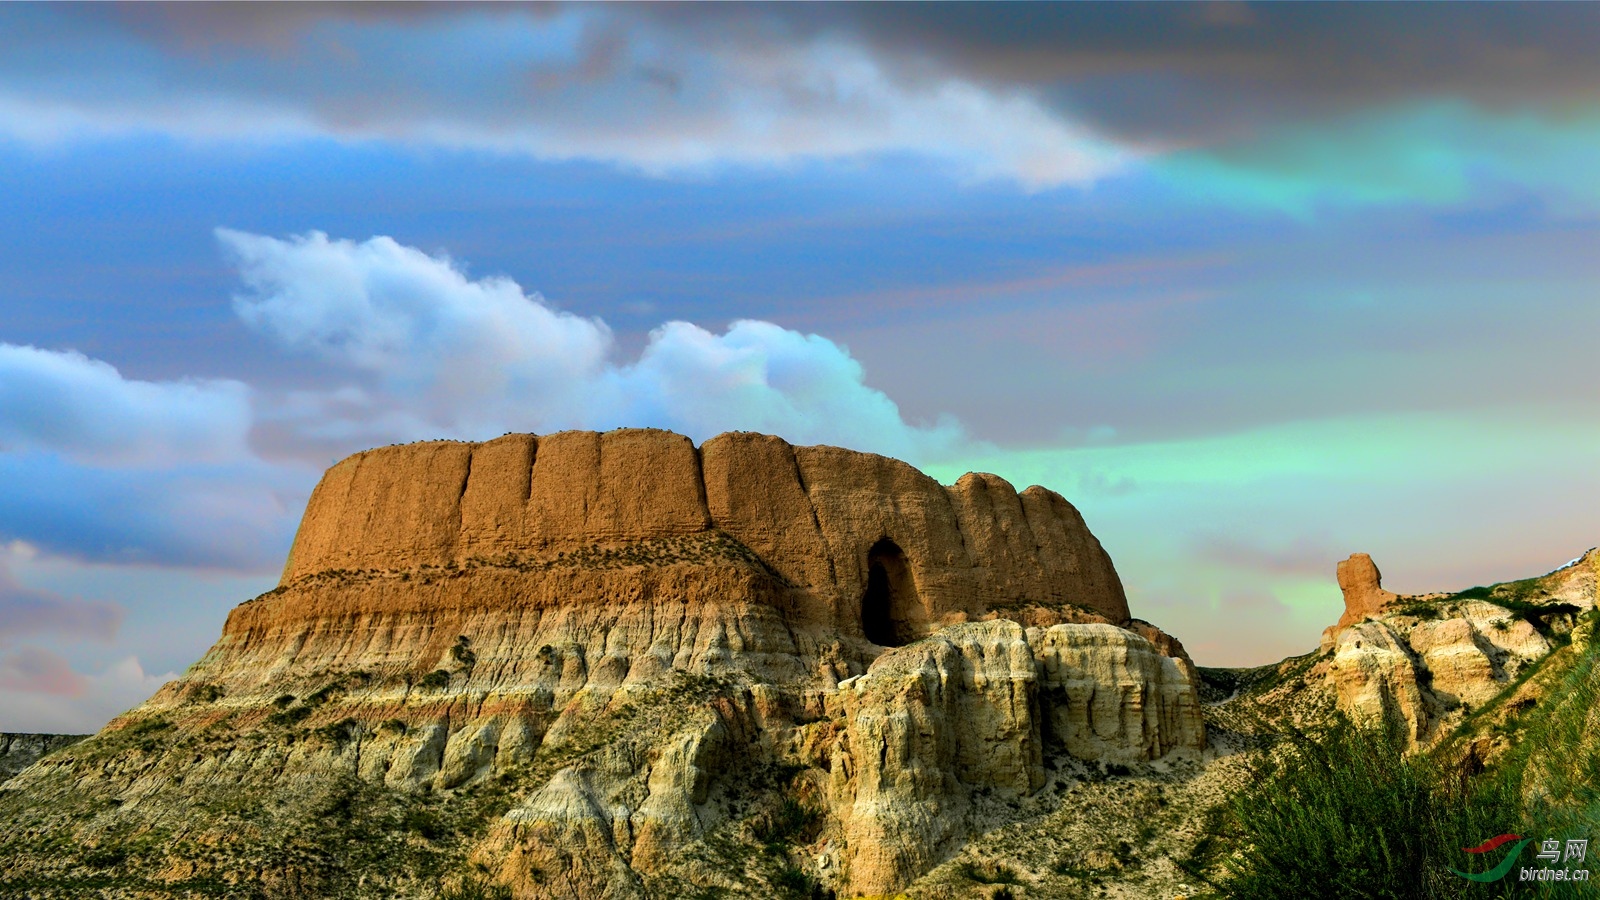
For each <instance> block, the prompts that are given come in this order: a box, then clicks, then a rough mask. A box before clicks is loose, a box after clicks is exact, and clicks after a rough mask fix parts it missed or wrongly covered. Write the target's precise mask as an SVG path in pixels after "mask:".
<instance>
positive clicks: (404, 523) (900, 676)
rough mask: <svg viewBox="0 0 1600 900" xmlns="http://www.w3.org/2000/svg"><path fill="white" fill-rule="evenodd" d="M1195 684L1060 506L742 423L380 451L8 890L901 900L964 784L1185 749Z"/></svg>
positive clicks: (61, 811) (16, 847) (117, 751)
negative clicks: (120, 884)
mask: <svg viewBox="0 0 1600 900" xmlns="http://www.w3.org/2000/svg"><path fill="white" fill-rule="evenodd" d="M1195 683H1196V676H1195V671H1194V668H1193V666H1192V664H1191V663H1190V662H1189V660H1188V659H1187V658H1186V657H1185V656H1184V654H1183V651H1182V647H1181V645H1179V644H1178V643H1177V642H1176V641H1174V640H1172V639H1171V638H1170V637H1168V636H1166V635H1164V634H1162V633H1161V632H1160V631H1159V630H1157V629H1155V628H1154V627H1153V626H1150V625H1149V624H1148V623H1143V622H1137V621H1132V620H1130V619H1129V618H1128V608H1127V603H1126V600H1125V598H1124V596H1123V591H1122V587H1121V584H1120V582H1119V581H1118V578H1117V574H1116V572H1115V570H1114V569H1113V568H1112V565H1111V562H1110V560H1109V559H1108V558H1107V556H1106V554H1105V552H1104V551H1103V550H1102V549H1101V548H1100V545H1099V543H1098V541H1096V540H1095V538H1094V537H1093V536H1092V535H1091V534H1090V533H1089V531H1088V529H1087V528H1086V527H1085V525H1084V523H1083V520H1082V518H1081V517H1080V516H1079V515H1078V513H1077V511H1076V510H1074V509H1073V508H1072V506H1071V505H1070V504H1068V503H1067V502H1066V501H1065V500H1064V499H1062V498H1061V497H1060V496H1059V495H1057V494H1054V493H1052V492H1050V491H1047V490H1045V489H1043V488H1038V487H1032V488H1028V489H1027V490H1025V491H1022V492H1021V493H1020V494H1019V493H1017V492H1016V491H1015V490H1014V489H1013V488H1012V487H1011V486H1010V485H1009V484H1007V483H1006V482H1005V481H1003V480H1001V479H999V478H997V477H995V476H992V475H967V476H964V477H963V478H962V479H960V480H959V481H958V482H957V483H956V484H955V485H953V486H951V487H944V486H941V485H940V484H938V483H937V482H935V481H934V480H933V479H931V478H929V477H927V476H926V475H923V474H922V473H920V472H918V471H917V470H915V469H913V468H911V467H910V466H908V465H906V464H904V463H901V462H899V461H896V460H892V459H886V458H884V457H880V456H873V455H870V454H864V453H855V452H851V451H848V450H842V449H838V448H833V447H792V446H790V445H789V444H787V443H785V442H784V441H782V440H780V439H778V438H773V437H767V436H764V435H756V434H727V435H722V436H720V437H717V438H714V439H712V440H710V441H707V442H706V443H705V445H704V446H702V447H700V448H696V447H694V446H693V445H692V444H691V443H690V441H689V440H688V439H687V438H684V437H682V436H680V435H675V434H670V433H667V432H662V431H647V430H623V431H614V432H609V433H605V434H594V433H587V432H567V433H562V434H556V435H550V436H546V437H534V436H531V435H510V436H507V437H504V438H501V439H499V440H494V441H489V442H486V443H481V444H472V443H459V442H431V443H422V444H412V445H408V446H402V447H390V448H384V449H379V450H372V451H368V452H366V453H360V454H357V455H355V456H353V457H350V458H349V459H346V460H344V461H343V462H340V463H339V464H337V465H335V466H334V467H333V468H332V469H330V470H329V471H328V473H327V474H326V475H325V476H324V478H323V480H322V482H321V483H320V484H319V485H318V487H317V489H316V491H315V492H314V493H313V495H312V497H311V500H310V502H309V504H308V508H307V510H306V515H305V519H304V520H303V522H302V524H301V528H300V531H299V534H298V535H297V537H296V540H295V543H294V548H293V551H292V553H291V556H290V559H289V561H288V564H287V565H286V566H285V569H284V576H283V580H282V583H281V584H280V585H279V586H278V587H277V588H275V589H274V590H272V591H270V592H268V593H267V594H264V595H262V596H261V597H258V598H256V599H254V600H251V601H248V602H246V603H244V604H241V605H240V606H238V607H237V608H235V609H234V610H233V611H232V613H231V614H230V615H229V617H228V620H227V624H226V625H225V626H224V629H223V634H222V636H221V638H220V639H219V640H218V641H217V643H216V644H215V645H214V646H213V647H212V648H211V649H210V650H209V651H208V652H207V653H206V655H205V656H204V657H203V658H202V659H201V660H200V661H199V662H197V663H196V664H195V665H194V666H191V667H190V668H189V670H187V671H186V672H185V673H184V675H183V677H182V678H180V679H178V680H177V681H174V682H172V683H170V684H168V685H167V686H165V687H164V688H162V689H161V690H160V691H159V692H158V693H157V694H156V695H155V696H154V697H152V698H151V699H150V700H148V701H146V702H145V703H144V704H142V705H141V706H140V707H139V708H137V709H135V710H133V711H131V712H129V713H127V714H126V715H124V716H122V717H119V718H118V719H117V720H116V721H114V722H112V723H111V724H110V725H109V726H107V728H106V729H105V730H104V731H102V732H101V733H100V734H99V735H96V736H95V737H94V738H91V739H90V740H88V741H85V742H84V743H83V744H82V745H79V746H76V747H73V748H69V750H67V751H64V752H62V753H59V754H56V755H55V756H53V757H50V758H47V759H46V760H44V761H43V762H42V763H41V764H39V765H36V766H34V767H33V768H31V769H29V770H28V771H27V772H25V773H23V774H22V775H21V776H19V777H18V778H16V779H14V780H13V781H12V782H10V783H8V784H6V785H5V787H4V789H3V790H0V818H5V817H7V816H12V817H15V818H16V819H17V821H19V822H23V823H24V824H25V825H26V827H19V828H18V829H15V830H14V831H13V833H12V835H11V836H7V835H0V857H4V858H10V859H14V860H16V861H17V862H16V863H15V865H14V866H13V868H12V869H11V870H10V871H11V872H12V873H14V874H12V875H6V874H5V873H0V895H3V894H5V893H6V882H5V879H6V878H8V877H12V878H22V879H29V878H48V879H50V880H51V881H50V883H52V884H56V885H60V886H62V887H61V889H60V891H58V892H57V893H54V894H44V895H41V896H52V897H53V896H62V897H70V896H73V894H72V890H73V889H74V886H79V887H81V886H83V885H87V884H90V883H94V884H99V883H100V882H98V881H95V879H100V878H102V877H103V876H102V873H101V872H100V870H97V869H95V868H94V865H93V864H92V863H89V862H86V861H85V860H81V859H77V858H75V857H73V856H70V855H68V856H62V855H61V854H59V853H56V852H55V851H54V850H52V849H51V848H55V847H58V846H76V847H104V846H111V847H115V846H116V842H117V841H119V840H123V838H121V837H119V836H121V835H127V834H137V835H140V836H141V837H140V839H139V843H138V844H137V847H138V851H137V852H136V853H135V852H132V851H130V852H129V855H128V857H127V859H126V860H125V861H124V862H122V863H119V866H121V871H124V872H125V873H127V879H128V885H130V887H129V888H128V891H129V892H128V893H127V894H126V895H127V896H129V897H143V896H147V895H148V896H162V895H163V894H162V893H161V891H162V890H166V889H167V888H170V889H171V891H173V892H176V891H179V890H180V888H182V887H183V884H185V883H186V882H185V881H184V880H185V879H189V878H193V879H199V880H200V881H204V882H205V883H211V880H217V879H221V880H224V881H228V882H229V883H235V882H238V883H250V884H256V883H260V884H261V885H263V890H264V891H265V893H266V895H267V896H280V895H281V896H285V897H288V896H350V897H362V898H366V897H372V898H378V897H382V898H385V900H390V898H397V897H404V898H413V897H414V898H418V900H424V898H426V900H431V898H433V897H435V896H436V895H437V893H438V888H439V886H440V884H441V883H443V882H445V881H448V880H449V879H450V878H452V877H457V876H460V877H466V876H468V875H470V876H471V877H478V875H477V874H473V873H482V874H483V875H484V877H489V878H491V879H492V880H494V881H496V882H498V883H500V884H503V885H506V886H509V887H510V888H512V889H513V890H514V892H515V894H516V896H517V897H518V898H519V900H520V898H531V897H544V896H549V895H550V892H551V890H552V888H551V887H550V885H551V884H552V883H558V884H559V886H560V891H559V892H560V893H561V894H562V895H564V896H573V897H576V898H580V900H583V898H601V897H604V898H623V897H628V898H632V897H664V896H679V895H695V894H704V893H715V892H717V891H719V890H720V891H726V892H729V893H731V895H733V896H763V897H764V896H774V895H776V894H780V893H782V890H779V889H778V888H777V887H776V885H778V884H779V881H780V880H781V879H784V878H788V879H790V880H791V881H792V880H793V877H794V871H803V872H804V873H807V877H814V878H816V879H817V880H818V882H819V883H821V884H822V885H823V886H825V887H828V888H829V889H835V890H838V891H839V892H840V893H842V894H846V895H849V894H853V893H866V894H885V893H892V892H895V891H898V890H900V889H901V888H903V887H904V886H905V885H907V884H909V883H910V882H911V881H912V880H914V879H915V878H916V877H918V876H919V875H920V874H922V873H923V872H925V871H926V870H927V869H928V868H929V867H930V866H932V865H935V864H937V863H938V862H940V861H941V860H943V859H945V858H947V857H948V856H949V855H950V854H951V853H953V852H955V851H956V850H957V849H959V848H960V847H961V846H962V844H963V843H964V842H965V841H967V840H969V839H970V838H971V836H972V835H973V834H974V833H975V831H974V829H977V828H979V826H977V825H974V824H972V820H971V819H970V817H968V816H967V812H968V811H972V810H978V809H985V808H988V807H985V806H984V805H983V804H984V803H988V802H989V801H986V800H982V799H981V798H987V797H991V796H993V797H1009V798H1013V799H1018V798H1022V797H1025V796H1029V795H1033V794H1036V793H1038V792H1040V789H1041V785H1043V784H1045V783H1046V781H1047V779H1048V778H1049V777H1051V776H1050V774H1049V773H1051V772H1058V771H1061V770H1062V768H1061V767H1062V766H1063V765H1065V766H1069V767H1070V766H1072V765H1082V764H1085V763H1089V762H1093V761H1101V762H1117V763H1126V762H1136V761H1148V760H1155V759H1159V758H1162V757H1164V756H1167V755H1168V754H1172V753H1175V752H1179V753H1183V754H1189V755H1194V754H1197V753H1198V752H1200V751H1201V750H1202V749H1203V748H1204V746H1205V736H1204V731H1203V726H1202V724H1201V719H1200V715H1199V706H1198V703H1197V702H1196V695H1195ZM985 815H990V813H985ZM985 827H986V826H985ZM8 841H9V842H10V843H8ZM329 847H338V848H345V849H344V850H341V851H340V853H337V854H330V853H329V852H328V850H327V848H329ZM351 847H356V848H363V847H371V848H378V849H375V850H374V851H373V852H374V853H377V854H379V855H377V856H374V857H373V858H372V859H370V860H368V861H365V862H364V861H363V860H362V858H361V857H360V856H359V854H357V853H356V851H354V850H349V849H348V848H351ZM773 847H779V848H786V849H783V850H782V852H781V853H780V852H776V851H774V850H772V848H773ZM730 848H732V849H730ZM379 851H381V853H380V852H379ZM118 852H120V851H118ZM730 853H731V854H733V855H732V856H730V855H729V854H730ZM108 854H110V855H114V854H113V853H112V852H111V851H109V850H108V851H106V853H104V854H100V855H99V856H98V857H97V858H108V856H107V855H108ZM792 866H798V867H799V869H798V870H796V869H792V868H791V867H792ZM418 873H423V874H418ZM430 878H431V879H432V880H431V881H429V880H428V879H430ZM74 879H78V880H76V881H75V880H74ZM557 879H559V880H558V881H557ZM151 884H154V885H157V886H158V887H160V890H158V889H156V888H150V889H148V890H147V891H146V892H145V893H140V891H142V890H146V889H145V888H141V887H139V885H151ZM274 885H275V886H274ZM161 886H166V887H161ZM785 890H786V889H785ZM274 891H277V892H278V893H274ZM297 892H298V893H297Z"/></svg>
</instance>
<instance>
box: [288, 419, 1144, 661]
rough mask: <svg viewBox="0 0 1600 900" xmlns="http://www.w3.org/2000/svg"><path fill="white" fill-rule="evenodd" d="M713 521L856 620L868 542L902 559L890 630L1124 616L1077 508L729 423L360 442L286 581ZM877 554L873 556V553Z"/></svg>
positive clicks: (847, 627)
mask: <svg viewBox="0 0 1600 900" xmlns="http://www.w3.org/2000/svg"><path fill="white" fill-rule="evenodd" d="M713 529H715V530H720V531H722V532H723V533H725V534H727V535H729V536H730V537H732V538H734V539H735V540H737V541H739V542H740V543H742V544H744V545H745V546H746V547H749V548H750V549H751V550H753V551H754V552H755V553H756V554H757V555H758V556H760V557H761V559H762V560H763V561H764V562H765V563H766V564H767V565H768V566H770V567H771V568H772V569H773V570H774V571H775V572H776V573H777V574H778V575H780V576H781V577H782V578H783V579H784V580H785V581H786V582H787V583H788V584H790V585H793V586H794V587H796V588H797V589H798V592H797V594H798V595H797V596H796V597H795V598H794V599H793V602H794V604H795V605H794V607H793V609H792V612H794V613H797V614H799V615H801V616H802V617H804V618H805V619H807V620H811V621H816V622H820V623H827V624H830V625H833V626H835V627H837V628H839V629H841V630H844V631H851V632H853V633H856V634H859V633H860V632H861V627H860V623H861V621H862V610H861V600H862V597H863V596H864V595H865V594H866V592H867V588H868V587H869V581H870V575H871V571H872V566H873V562H874V561H873V559H871V558H870V557H871V556H872V554H873V548H874V547H878V546H881V545H883V544H884V543H885V542H886V544H887V545H888V546H892V547H894V548H895V549H896V550H897V551H898V553H897V554H895V558H894V559H892V560H890V561H889V565H890V567H896V566H898V567H903V569H904V574H905V576H907V577H906V579H904V584H903V589H902V590H901V591H900V592H899V598H898V599H899V600H900V601H901V603H907V602H911V601H910V598H911V597H912V596H914V598H915V599H914V604H913V605H911V606H908V607H905V608H902V609H900V610H899V616H898V617H897V619H898V621H899V627H900V628H902V630H904V631H905V633H903V634H899V635H898V637H899V640H898V641H896V643H903V642H904V641H905V640H906V639H909V638H911V637H914V636H919V635H920V634H926V633H927V632H928V630H929V629H930V628H932V627H938V626H939V625H943V624H949V623H952V622H958V621H963V620H965V619H967V618H971V617H975V616H981V615H983V614H984V613H986V612H988V611H991V610H996V609H1004V608H1007V607H1013V606H1021V605H1027V604H1046V605H1057V604H1062V603H1068V604H1072V605H1076V606H1080V607H1084V608H1087V609H1091V610H1094V611H1095V612H1098V613H1100V614H1101V615H1104V616H1105V617H1106V618H1108V619H1110V620H1111V621H1113V622H1115V623H1118V624H1122V623H1126V622H1127V621H1128V602H1127V598H1126V596H1125V595H1124V594H1123V590H1122V584H1121V582H1120V580H1119V579H1118V578H1117V574H1116V570H1115V569H1113V568H1112V565H1111V560H1110V558H1109V557H1108V556H1107V555H1106V553H1105V551H1104V550H1103V549H1101V547H1100V543H1099V541H1097V540H1095V538H1094V536H1093V535H1092V534H1090V533H1089V530H1088V528H1087V527H1086V526H1085V525H1084V522H1083V517H1082V516H1080V515H1079V514H1078V511H1077V510H1076V509H1074V508H1073V507H1072V504H1070V503H1068V502H1067V501H1066V500H1065V499H1063V498H1062V497H1061V495H1059V494H1056V493H1055V492H1053V491H1049V490H1046V489H1044V488H1041V487H1030V488H1028V489H1027V490H1025V491H1023V492H1022V493H1021V494H1018V493H1017V492H1016V490H1015V489H1014V488H1012V486H1011V485H1010V484H1008V483H1006V481H1005V480H1003V479H1001V478H999V477H997V476H994V475H979V474H971V475H967V476H965V477H963V478H962V479H961V480H960V481H958V482H956V484H955V485H954V486H951V487H944V486H942V485H940V484H939V483H938V482H936V481H934V480H933V479H932V478H929V477H928V476H927V475H924V474H922V473H921V472H919V471H917V470H916V469H914V468H912V467H911V466H909V465H907V464H905V463H903V462H900V461H899V460H895V459H889V458H887V457H882V456H875V455H872V454H869V453H857V452H854V451H850V450H843V449H840V448H838V447H792V446H790V445H789V444H788V443H787V442H785V441H783V440H782V439H781V438H776V437H770V436H767V435H759V434H748V433H732V434H724V435H720V436H718V437H715V438H713V439H711V440H709V441H707V442H706V443H705V445H704V446H703V447H701V448H698V449H696V448H695V446H694V445H693V444H692V443H690V441H689V439H688V438H686V437H683V436H682V435H678V434H672V433H670V432H665V431H655V430H646V429H624V430H619V431H612V432H607V433H605V434H596V433H593V432H562V433H560V434H554V435H548V436H545V437H535V436H533V435H508V436H506V437H503V438H500V439H499V440H494V441H489V442H487V443H482V444H472V443H460V442H442V441H441V442H430V443H422V444H409V445H405V446H398V447H387V448H382V449H378V450H369V451H367V452H365V453H358V454H356V455H355V456H352V457H350V458H349V459H346V460H344V461H343V462H340V463H339V464H338V465H336V466H334V467H333V468H332V469H330V470H329V471H328V473H327V474H326V475H325V476H324V477H323V479H322V483H321V484H319V485H318V486H317V489H316V491H315V492H314V493H313V494H312V496H311V501H310V503H309V505H308V506H307V509H306V515H305V519H304V521H303V522H302V524H301V526H300V531H299V534H298V535H297V536H296V538H295V542H294V548H293V550H292V551H291V552H290V555H289V562H288V564H287V565H286V566H285V567H284V574H283V581H284V583H285V584H287V583H290V582H292V581H294V580H295V579H297V578H300V577H304V576H307V575H312V574H315V573H317V572H323V571H327V570H332V569H346V570H367V569H375V570H389V569H406V568H412V567H416V566H424V565H434V566H444V565H448V564H451V563H455V564H457V565H460V564H465V563H467V562H468V561H470V560H475V559H477V560H496V559H501V558H504V557H506V556H513V557H531V558H538V559H545V558H550V557H555V556H558V555H560V554H563V553H571V552H574V551H577V550H580V549H583V548H587V547H593V546H597V545H598V546H604V545H608V544H612V545H617V544H625V543H632V542H638V541H647V540H659V539H663V538H671V537H681V536H686V535H694V534H700V533H704V532H707V531H711V530H713ZM882 562H883V561H882V560H879V563H880V564H881V563H882Z"/></svg>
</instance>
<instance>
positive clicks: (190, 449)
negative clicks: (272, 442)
mask: <svg viewBox="0 0 1600 900" xmlns="http://www.w3.org/2000/svg"><path fill="white" fill-rule="evenodd" d="M253 423H254V412H253V409H252V393H251V391H250V390H249V388H248V387H246V386H245V385H244V384H242V383H240V382H237V381H226V380H184V381H143V380H139V379H133V378H127V377H124V376H123V375H122V374H121V373H120V372H118V371H117V370H116V369H115V368H114V367H112V366H111V365H109V364H107V363H105V362H103V361H100V360H95V359H90V358H88V357H86V356H83V355H82V354H79V353H74V352H70V351H55V350H42V349H39V348H36V347H24V346H16V345H12V344H0V484H4V485H5V486H6V487H5V490H4V491H0V541H10V540H23V541H27V542H29V543H30V544H33V545H36V546H37V547H39V548H40V549H42V550H44V551H46V552H49V553H55V554H61V555H66V556H71V557H74V558H79V559H94V560H105V561H115V562H134V563H157V564H177V565H202V566H218V565H220V566H227V567H240V566H243V567H260V566H264V565H272V564H273V563H274V562H275V561H276V557H278V555H279V554H280V553H282V551H283V547H284V546H285V540H286V537H287V535H288V534H289V533H291V531H292V529H293V523H292V521H290V519H291V518H292V515H293V514H292V513H291V512H289V507H291V506H293V505H294V503H295V502H296V501H297V500H298V499H299V497H301V496H303V495H304V493H305V492H306V490H307V489H306V488H305V487H304V486H303V485H302V484H301V482H304V481H305V480H306V478H307V477H308V475H309V474H310V473H308V472H306V471H302V470H300V469H299V467H298V466H295V465H288V464H278V463H269V462H266V461H264V460H261V459H259V458H257V457H256V455H255V454H254V453H253V451H252V450H251V449H250V446H249V441H250V432H251V429H252V427H253ZM0 587H3V585H0ZM9 595H10V600H8V601H7V603H8V608H9V610H10V613H11V614H13V615H14V616H15V617H16V618H17V619H18V623H19V625H18V627H21V625H22V623H24V622H32V623H34V625H40V624H41V623H43V622H45V621H46V620H52V619H51V616H56V617H57V618H56V619H54V620H52V621H58V623H59V622H60V621H65V620H61V619H59V616H60V615H65V614H66V610H67V609H68V607H69V606H70V604H69V605H68V606H63V605H62V603H61V602H57V601H52V600H49V598H46V597H42V596H40V595H37V594H32V593H31V594H26V595H25V594H24V592H22V591H21V589H20V588H14V589H11V590H10V591H9ZM47 601H48V602H47ZM72 608H74V609H76V607H72ZM79 612H83V613H85V614H87V613H88V612H91V611H87V610H82V609H80V610H79ZM96 616H99V618H96ZM41 617H42V618H41ZM90 619H91V620H94V621H101V622H104V621H106V620H105V619H104V617H103V616H101V615H100V614H99V613H95V614H94V615H91V616H90ZM86 621H87V620H86ZM30 627H31V626H30Z"/></svg>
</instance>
